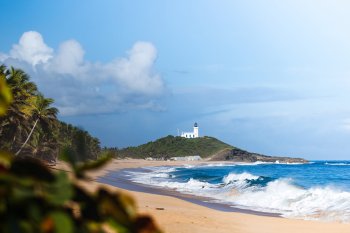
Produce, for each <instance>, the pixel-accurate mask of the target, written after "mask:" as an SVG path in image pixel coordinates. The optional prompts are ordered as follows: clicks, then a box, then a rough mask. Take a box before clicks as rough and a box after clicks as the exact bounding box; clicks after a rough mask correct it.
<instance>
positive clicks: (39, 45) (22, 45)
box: [9, 31, 53, 66]
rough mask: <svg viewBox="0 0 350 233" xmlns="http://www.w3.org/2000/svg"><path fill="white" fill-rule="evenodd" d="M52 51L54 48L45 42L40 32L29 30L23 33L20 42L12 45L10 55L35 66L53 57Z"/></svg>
mask: <svg viewBox="0 0 350 233" xmlns="http://www.w3.org/2000/svg"><path fill="white" fill-rule="evenodd" d="M52 52H53V49H51V48H50V47H48V46H47V45H46V44H45V42H44V40H43V37H42V36H41V34H40V33H38V32H35V31H29V32H25V33H23V35H22V36H21V38H20V39H19V43H18V44H15V45H13V46H12V49H11V51H10V55H9V57H11V58H14V59H18V60H20V61H25V62H27V63H29V64H31V65H33V66H35V65H37V64H39V63H46V62H47V61H48V60H49V59H50V58H52Z"/></svg>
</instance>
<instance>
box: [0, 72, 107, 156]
mask: <svg viewBox="0 0 350 233" xmlns="http://www.w3.org/2000/svg"><path fill="white" fill-rule="evenodd" d="M0 82H2V84H0V87H1V86H4V85H6V86H7V87H8V89H9V93H12V97H11V99H13V101H12V102H11V103H9V104H8V106H6V108H5V109H6V110H7V114H6V115H3V116H0V149H1V150H5V151H9V152H12V153H13V154H15V155H20V156H24V155H30V156H34V157H36V158H41V159H44V160H49V161H52V160H56V159H57V156H58V154H59V153H60V152H61V151H62V150H63V148H66V147H70V148H71V150H72V151H74V152H75V154H76V155H77V156H78V158H79V159H80V160H86V159H96V158H97V156H98V154H99V153H100V142H99V140H98V139H97V138H94V137H92V136H91V135H90V134H89V133H88V132H86V131H84V130H82V129H79V128H77V127H75V126H72V125H70V124H66V123H63V122H60V121H59V120H58V119H57V113H58V110H57V109H56V108H54V107H52V104H53V103H54V100H53V99H51V98H46V97H45V96H44V95H43V94H42V93H40V92H39V90H38V88H37V86H36V84H35V83H33V82H31V81H30V77H29V76H28V75H27V74H26V73H25V72H24V71H22V70H20V69H15V68H13V67H11V68H7V67H6V66H4V65H1V66H0ZM3 98H9V97H8V95H7V97H6V95H4V97H3ZM4 100H5V99H4Z"/></svg>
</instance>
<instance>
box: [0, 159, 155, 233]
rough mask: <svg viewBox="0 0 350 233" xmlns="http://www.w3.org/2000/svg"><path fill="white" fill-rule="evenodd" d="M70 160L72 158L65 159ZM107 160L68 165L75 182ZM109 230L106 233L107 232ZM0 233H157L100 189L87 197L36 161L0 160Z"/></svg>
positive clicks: (118, 196)
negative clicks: (71, 168)
mask: <svg viewBox="0 0 350 233" xmlns="http://www.w3.org/2000/svg"><path fill="white" fill-rule="evenodd" d="M67 156H68V157H70V158H71V155H67ZM108 160H109V157H101V158H100V159H99V160H97V161H94V162H90V163H85V164H75V163H73V164H72V167H73V176H74V178H75V179H78V180H83V179H84V178H85V172H86V171H88V170H91V169H95V168H98V167H100V166H102V165H103V164H105V163H106V162H107V161H108ZM108 229H109V231H108ZM0 232H4V233H5V232H33V233H34V232H43V233H51V232H58V233H61V232H62V233H70V232H125V233H127V232H130V233H131V232H144V233H146V232H159V230H158V229H157V227H156V226H155V224H154V222H153V220H152V219H151V218H150V217H149V216H143V215H138V214H137V211H136V205H135V202H134V200H133V199H132V198H131V197H130V196H128V195H125V194H123V193H118V192H110V191H108V190H106V189H104V188H100V189H98V190H97V191H96V192H95V193H90V192H87V191H86V190H85V189H83V188H82V187H81V186H80V185H78V183H77V182H71V181H70V179H69V178H68V176H67V173H66V172H63V171H61V172H57V173H54V172H52V171H51V170H49V169H48V168H47V167H46V166H44V165H43V164H42V163H41V162H40V161H39V160H37V159H34V158H30V157H21V158H20V157H13V156H12V155H9V154H5V153H1V154H0Z"/></svg>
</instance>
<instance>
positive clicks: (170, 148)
mask: <svg viewBox="0 0 350 233" xmlns="http://www.w3.org/2000/svg"><path fill="white" fill-rule="evenodd" d="M110 150H111V149H110ZM113 152H114V153H115V154H116V156H117V157H119V158H125V157H129V158H143V159H144V158H147V157H152V158H154V159H161V160H167V159H170V158H171V157H184V156H193V155H199V156H201V157H202V158H203V159H207V160H212V161H227V160H229V161H235V162H257V161H261V162H282V163H306V162H307V161H306V160H304V159H301V158H290V157H280V156H266V155H262V154H257V153H252V152H248V151H245V150H242V149H239V148H236V147H234V146H231V145H229V144H227V143H224V142H222V141H220V140H218V139H216V138H213V137H207V136H205V137H199V138H182V137H174V136H171V135H169V136H167V137H164V138H160V139H158V140H156V141H154V142H148V143H146V144H143V145H140V146H136V147H127V148H124V149H120V150H118V149H114V150H113Z"/></svg>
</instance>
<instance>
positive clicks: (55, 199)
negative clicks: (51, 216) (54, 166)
mask: <svg viewBox="0 0 350 233" xmlns="http://www.w3.org/2000/svg"><path fill="white" fill-rule="evenodd" d="M46 187H47V191H46V192H45V194H46V197H47V200H48V201H49V202H50V203H51V204H53V205H63V204H65V203H67V202H68V201H69V200H70V199H71V198H72V196H73V187H72V184H71V182H70V181H69V178H68V176H67V174H66V173H64V172H59V173H57V175H56V182H54V183H50V184H48V185H46Z"/></svg>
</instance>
